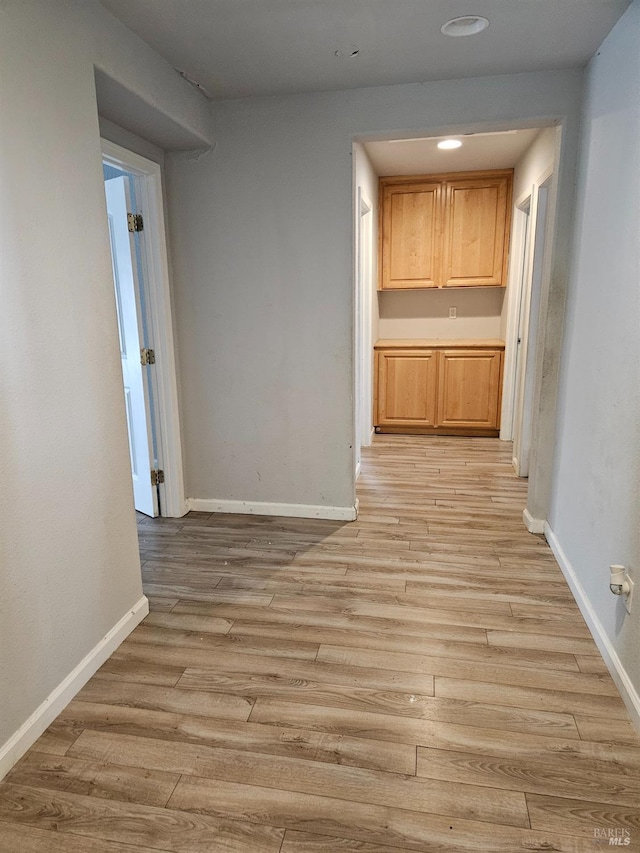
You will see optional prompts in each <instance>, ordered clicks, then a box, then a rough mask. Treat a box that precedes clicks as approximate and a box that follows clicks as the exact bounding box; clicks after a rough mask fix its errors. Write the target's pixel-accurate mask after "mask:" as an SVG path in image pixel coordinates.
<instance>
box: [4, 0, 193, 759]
mask: <svg viewBox="0 0 640 853" xmlns="http://www.w3.org/2000/svg"><path fill="white" fill-rule="evenodd" d="M94 62H96V63H99V64H100V65H101V66H102V67H103V68H104V69H105V70H106V71H108V72H110V73H114V74H115V75H116V76H118V77H120V78H121V79H122V80H123V81H124V82H127V81H128V82H130V84H131V86H132V87H133V88H135V89H136V90H137V91H139V92H140V93H142V94H144V96H145V97H147V99H148V100H149V101H153V102H154V103H155V104H156V107H157V108H160V107H162V106H164V107H165V108H166V110H167V111H168V112H169V113H171V114H172V115H173V117H174V119H175V120H176V121H178V120H180V119H182V120H184V122H185V124H186V125H187V126H188V127H192V128H193V127H197V128H198V129H199V130H198V132H199V133H201V134H204V133H205V131H206V129H207V128H208V121H209V120H208V115H207V112H206V110H205V108H204V106H201V99H200V98H199V97H198V96H197V95H196V94H195V93H194V92H192V91H191V88H190V87H189V86H188V84H186V83H184V81H181V80H180V78H179V77H178V76H177V75H176V74H175V72H174V71H173V69H171V68H170V66H168V65H167V64H166V63H165V62H164V61H163V60H161V59H160V58H159V57H158V56H156V55H155V54H154V53H153V52H152V51H151V50H150V49H149V48H148V47H147V46H146V45H144V44H143V43H142V42H141V41H140V40H139V39H137V38H136V37H134V36H133V35H132V34H131V33H129V32H128V31H127V30H125V29H124V28H123V27H122V26H121V25H119V24H117V23H116V22H115V20H114V19H112V18H111V16H110V15H108V14H107V13H106V12H105V10H104V9H103V8H102V7H101V6H100V5H99V4H97V3H94V2H86V0H83V1H81V0H3V2H2V3H1V4H0V114H1V116H2V119H1V121H2V128H3V130H2V133H1V134H0V187H1V191H0V305H1V310H0V399H1V400H2V405H1V406H0V446H1V447H2V453H1V454H0V481H1V482H2V488H1V489H0V524H1V526H2V531H1V536H0V549H1V550H0V776H1V775H2V773H3V772H4V771H6V770H7V769H8V765H9V763H10V762H11V760H12V759H13V760H15V759H16V758H17V757H19V754H20V752H21V751H23V749H24V748H26V747H27V746H28V745H29V737H30V734H29V732H26V733H24V737H23V738H22V739H18V740H11V739H12V737H14V736H15V735H16V733H17V732H18V730H19V729H20V727H21V726H22V725H23V724H24V723H25V721H26V720H27V718H29V717H30V715H31V714H33V713H34V712H35V711H36V709H37V708H38V707H39V706H40V705H41V703H43V702H44V701H45V699H47V697H49V696H50V695H51V694H52V693H53V692H54V691H56V690H57V689H58V688H59V687H60V685H61V684H62V682H63V681H64V679H65V678H66V677H67V676H69V674H70V673H71V672H72V671H73V670H74V668H76V667H77V666H78V665H79V664H80V662H81V661H82V660H83V658H84V657H85V656H86V655H88V654H90V653H91V652H92V650H94V649H95V648H96V646H97V645H98V644H99V643H100V641H101V640H102V639H103V638H104V637H105V635H107V634H108V632H110V631H111V629H113V628H114V626H115V625H116V624H117V623H118V622H119V620H121V619H125V622H126V615H127V614H128V613H129V612H130V611H131V609H132V608H134V606H135V605H136V603H138V604H139V605H140V601H141V595H142V590H141V580H140V568H139V559H138V550H137V538H136V525H135V518H134V514H133V503H132V493H131V479H130V470H129V451H128V445H127V432H126V424H125V417H124V406H123V394H122V376H121V370H120V357H119V352H118V344H117V327H116V316H115V305H114V294H113V281H112V273H111V259H110V253H109V243H108V236H107V228H106V212H105V198H104V186H103V181H102V164H101V154H100V141H99V130H98V116H97V112H96V102H95V90H94ZM205 103H206V102H204V101H202V104H205ZM52 164H54V166H55V167H54V168H52ZM143 604H144V602H142V605H143ZM142 612H143V611H142V610H139V611H138V615H137V617H136V618H139V617H140V614H141V613H142ZM129 627H132V625H130V626H129ZM99 662H100V661H98V663H99ZM94 663H95V661H94ZM88 666H89V669H90V668H91V667H90V665H88ZM83 672H84V675H88V674H90V673H89V670H88V669H85V670H84V671H83ZM74 685H75V689H77V687H78V686H80V684H78V683H77V682H74ZM74 685H70V689H71V688H72V687H74ZM67 698H69V697H68V695H67ZM45 716H46V715H45ZM42 719H44V717H42V718H41V721H42ZM36 728H37V724H36V726H35V728H34V729H31V735H33V734H34V732H35V733H36V734H37V731H36ZM3 744H4V746H3Z"/></svg>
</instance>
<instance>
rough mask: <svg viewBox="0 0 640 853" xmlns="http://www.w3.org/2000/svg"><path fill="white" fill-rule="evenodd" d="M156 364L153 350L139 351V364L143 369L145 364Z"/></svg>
mask: <svg viewBox="0 0 640 853" xmlns="http://www.w3.org/2000/svg"><path fill="white" fill-rule="evenodd" d="M155 363H156V354H155V350H152V349H141V350H140V364H141V365H142V366H143V367H144V366H145V364H155Z"/></svg>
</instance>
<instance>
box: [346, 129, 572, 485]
mask: <svg viewBox="0 0 640 853" xmlns="http://www.w3.org/2000/svg"><path fill="white" fill-rule="evenodd" d="M532 125H533V123H532ZM560 133H561V130H560V127H559V126H556V125H545V126H535V125H534V126H531V127H526V128H522V127H520V128H506V129H500V130H495V131H494V130H486V131H482V132H469V133H464V132H458V133H456V134H452V135H451V138H454V139H456V140H457V141H460V142H461V143H462V144H461V145H460V146H459V147H457V148H455V149H453V148H451V149H449V150H442V149H440V148H438V142H441V141H443V139H444V138H445V137H443V136H424V137H420V138H411V139H380V138H377V139H375V140H358V141H356V142H355V143H354V211H355V230H354V235H355V239H354V243H355V246H354V278H355V282H356V287H355V300H354V301H355V329H354V341H355V353H354V355H355V382H356V393H355V394H354V398H355V406H354V408H355V412H354V419H355V424H356V427H355V434H356V474H357V472H358V470H359V461H360V448H361V446H365V445H366V444H367V443H368V442H367V436H366V432H365V431H363V428H362V425H363V422H364V420H365V418H364V416H363V408H364V406H365V405H366V403H365V400H366V397H367V395H368V394H369V395H370V400H371V407H370V411H371V423H372V425H373V426H374V428H375V431H376V432H392V433H400V434H402V433H410V434H411V433H413V434H420V435H425V436H428V435H432V434H449V435H472V436H474V435H477V436H483V435H491V436H496V437H498V436H499V437H500V438H501V439H502V440H505V441H512V440H513V439H514V437H515V436H516V434H517V436H518V447H519V448H520V446H522V447H523V449H524V448H526V453H525V452H522V451H520V452H521V456H522V461H523V462H524V463H525V464H522V465H518V466H517V467H516V472H517V474H518V475H519V476H527V475H528V467H527V466H526V460H527V459H528V453H529V450H530V448H531V445H532V442H533V441H534V440H535V435H534V431H535V418H534V414H533V407H534V401H533V396H534V387H535V374H536V370H537V369H538V367H537V365H538V355H539V353H538V351H537V333H538V314H539V308H540V292H541V288H542V287H543V278H544V276H545V275H547V274H548V268H549V263H548V257H549V252H550V249H551V245H552V243H553V239H552V238H553V234H552V233H551V234H549V233H548V230H549V229H548V226H549V221H550V219H551V220H553V217H548V216H547V215H546V214H547V211H548V209H549V208H550V206H551V205H555V193H554V192H552V191H553V190H554V189H555V183H554V176H555V172H556V171H557V169H556V159H557V156H558V150H559V144H558V140H559V134H560ZM504 175H507V176H508V177H506V178H504V180H505V181H506V186H507V189H506V190H505V191H504V194H503V196H500V193H501V192H503V191H502V189H501V187H500V185H499V179H501V178H502V177H503V176H504ZM389 187H391V188H392V189H391V191H390V190H389V189H388V188H389ZM396 190H397V191H396ZM428 194H431V198H428ZM525 197H528V198H529V199H530V201H529V205H530V207H529V209H528V212H527V213H525V212H524V211H523V209H522V208H523V199H524V198H525ZM362 198H367V199H368V200H369V201H370V203H371V208H372V209H373V216H371V217H370V220H371V225H372V227H373V239H372V241H371V249H370V252H369V258H368V262H369V264H370V268H371V275H370V279H369V282H368V285H367V284H363V276H362V273H361V271H362V268H363V264H364V263H365V261H364V260H363V258H362V251H363V236H362V222H361V218H362V217H361V213H360V212H361V203H362ZM505 199H506V200H505ZM500 204H502V205H503V211H502V212H500ZM483 205H484V212H483V209H482V208H483ZM492 205H493V206H492ZM474 216H475V217H476V220H475V221H474ZM500 216H502V217H503V218H502V219H501V220H500V219H499V217H500ZM492 217H493V219H492ZM522 217H524V219H523V218H522ZM389 222H391V223H392V224H391V225H389ZM495 222H498V225H497V226H496V225H495ZM398 223H399V225H398ZM406 223H408V227H407V226H406ZM487 223H488V224H487ZM527 223H529V224H530V227H531V234H530V238H528V233H527V227H526V226H527ZM394 227H396V228H397V233H393V228H394ZM501 228H503V231H502V234H501V231H500V229H501ZM456 229H457V232H456ZM492 229H493V230H492ZM425 230H427V231H428V232H429V233H428V236H427V238H421V241H420V240H417V239H416V238H415V235H416V233H420V234H422V233H423V232H424V231H425ZM487 239H488V240H489V242H486V241H487ZM500 239H503V241H504V242H503V244H502V246H501V247H500V246H498V242H499V240H500ZM456 240H458V242H457V243H456ZM483 240H485V243H484V244H483V242H482V241H483ZM534 249H535V259H534ZM500 251H502V255H501V256H500V258H501V259H502V266H500V260H499V259H498V258H499V253H500ZM403 252H404V256H403ZM465 253H466V257H467V258H470V259H471V261H470V265H469V264H467V266H468V267H469V270H467V271H465V270H464V269H461V268H460V267H461V265H463V261H461V258H462V259H464V257H465ZM456 264H457V265H458V268H456ZM474 264H475V267H474ZM483 267H486V270H485V269H483ZM367 287H368V290H367ZM367 296H369V297H370V298H371V305H370V309H367V308H366V307H365V306H366V298H367ZM365 328H368V329H369V332H370V339H371V342H372V345H373V346H372V347H371V348H370V349H369V350H368V351H367V350H366V347H365V346H364V338H365V335H364V329H365ZM374 348H375V349H374ZM368 370H369V372H368ZM434 389H435V390H434ZM514 458H515V457H514ZM514 464H515V463H514Z"/></svg>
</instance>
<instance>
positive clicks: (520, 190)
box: [500, 127, 558, 338]
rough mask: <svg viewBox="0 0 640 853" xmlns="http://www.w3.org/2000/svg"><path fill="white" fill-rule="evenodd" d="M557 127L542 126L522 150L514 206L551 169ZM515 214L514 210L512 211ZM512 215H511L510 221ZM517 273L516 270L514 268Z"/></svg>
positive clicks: (515, 178) (506, 304)
mask: <svg viewBox="0 0 640 853" xmlns="http://www.w3.org/2000/svg"><path fill="white" fill-rule="evenodd" d="M557 133H558V131H557V128H555V127H543V128H542V130H541V131H540V132H539V133H538V135H537V136H536V138H535V139H534V140H533V142H532V143H531V145H530V146H529V148H527V150H526V151H525V152H524V154H523V155H522V157H521V158H520V160H519V161H518V163H516V165H515V167H514V170H513V204H514V207H515V206H516V205H518V204H520V202H521V201H522V200H523V199H524V198H525V197H526V196H527V195H533V194H534V193H535V192H536V191H537V187H538V185H539V184H540V183H541V181H540V178H541V177H542V176H543V175H545V174H546V173H547V171H550V170H552V169H553V164H554V159H555V154H556V140H557ZM514 214H515V211H514ZM513 221H514V217H513V216H512V222H513ZM514 272H515V273H516V274H519V272H518V271H517V270H514ZM514 285H516V281H515V280H514V278H510V281H509V288H508V291H507V292H508V296H507V299H505V301H504V306H503V310H502V317H501V319H500V329H501V332H500V337H502V338H504V337H505V335H506V333H507V318H508V313H509V297H510V295H511V293H514V292H516V290H517V288H516V287H514Z"/></svg>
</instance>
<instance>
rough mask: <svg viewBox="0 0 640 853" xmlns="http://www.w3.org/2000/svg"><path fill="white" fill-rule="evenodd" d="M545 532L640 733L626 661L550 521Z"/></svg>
mask: <svg viewBox="0 0 640 853" xmlns="http://www.w3.org/2000/svg"><path fill="white" fill-rule="evenodd" d="M544 533H545V536H546V538H547V542H548V543H549V546H550V547H551V550H552V551H553V555H554V557H555V558H556V560H557V561H558V565H559V566H560V568H561V569H562V573H563V575H564V576H565V579H566V581H567V583H568V584H569V587H570V588H571V592H572V593H573V597H574V598H575V600H576V603H577V605H578V607H579V608H580V612H581V613H582V615H583V617H584V621H585V622H586V623H587V627H588V628H589V630H590V631H591V634H592V636H593V639H594V640H595V643H596V645H597V646H598V649H599V650H600V654H601V655H602V657H603V658H604V662H605V663H606V665H607V667H608V669H609V672H610V673H611V677H612V678H613V680H614V682H615V684H616V687H617V688H618V690H619V691H620V696H621V697H622V701H623V702H624V704H625V705H626V706H627V711H628V712H629V715H630V716H631V719H632V721H633V724H634V726H635V727H636V729H638V731H640V694H638V690H637V689H636V687H635V686H634V684H633V682H632V681H631V678H630V677H629V674H628V672H627V671H626V669H625V668H624V666H623V665H622V661H621V660H620V658H619V657H618V653H617V652H616V650H615V648H614V647H613V644H612V643H611V640H610V639H609V637H608V636H607V634H606V632H605V630H604V628H603V627H602V623H601V622H600V620H599V619H598V617H597V615H596V612H595V610H594V609H593V607H592V606H591V602H590V601H589V598H588V596H587V594H586V592H585V591H584V587H583V586H582V584H581V583H580V580H579V579H578V575H577V574H576V572H575V570H574V568H573V566H572V565H571V563H570V562H569V558H568V557H567V555H566V554H565V553H564V551H563V549H562V545H560V542H559V541H558V537H557V536H556V534H555V533H554V532H553V530H552V529H551V527H550V526H549V524H548V522H545V525H544ZM606 582H608V581H606Z"/></svg>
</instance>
